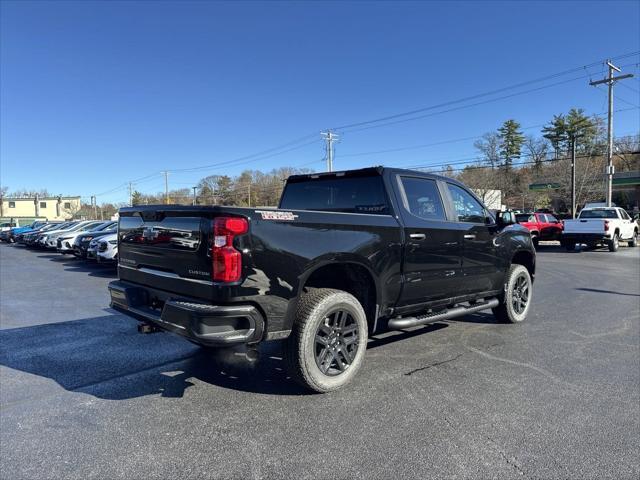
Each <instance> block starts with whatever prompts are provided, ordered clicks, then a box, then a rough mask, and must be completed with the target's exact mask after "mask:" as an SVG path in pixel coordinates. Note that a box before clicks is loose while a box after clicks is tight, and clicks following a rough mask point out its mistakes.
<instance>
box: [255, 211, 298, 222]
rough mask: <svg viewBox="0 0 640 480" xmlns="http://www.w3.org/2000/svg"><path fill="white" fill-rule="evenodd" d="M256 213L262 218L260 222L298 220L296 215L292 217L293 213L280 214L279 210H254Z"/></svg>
mask: <svg viewBox="0 0 640 480" xmlns="http://www.w3.org/2000/svg"><path fill="white" fill-rule="evenodd" d="M256 213H259V214H260V215H261V216H262V220H285V221H288V222H292V221H294V220H295V219H296V218H298V215H294V214H293V212H281V211H279V210H256Z"/></svg>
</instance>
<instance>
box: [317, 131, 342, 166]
mask: <svg viewBox="0 0 640 480" xmlns="http://www.w3.org/2000/svg"><path fill="white" fill-rule="evenodd" d="M320 135H322V138H324V140H325V141H326V142H327V145H326V147H325V149H326V151H327V172H333V142H335V141H336V140H338V139H339V137H338V135H336V134H335V133H333V132H332V131H331V130H327V131H326V132H320Z"/></svg>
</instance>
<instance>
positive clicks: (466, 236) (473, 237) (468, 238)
mask: <svg viewBox="0 0 640 480" xmlns="http://www.w3.org/2000/svg"><path fill="white" fill-rule="evenodd" d="M464 239H465V240H475V239H476V236H475V235H473V234H467V235H465V236H464Z"/></svg>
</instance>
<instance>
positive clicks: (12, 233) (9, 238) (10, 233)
mask: <svg viewBox="0 0 640 480" xmlns="http://www.w3.org/2000/svg"><path fill="white" fill-rule="evenodd" d="M46 223H47V222H43V221H36V222H33V223H32V224H31V225H25V226H24V227H15V228H12V229H10V230H5V231H4V232H0V240H2V241H4V242H9V243H13V242H15V237H16V235H18V234H20V233H27V232H31V231H33V230H35V229H37V228H38V227H41V226H42V225H45V224H46Z"/></svg>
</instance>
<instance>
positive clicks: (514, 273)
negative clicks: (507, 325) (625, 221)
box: [504, 265, 533, 323]
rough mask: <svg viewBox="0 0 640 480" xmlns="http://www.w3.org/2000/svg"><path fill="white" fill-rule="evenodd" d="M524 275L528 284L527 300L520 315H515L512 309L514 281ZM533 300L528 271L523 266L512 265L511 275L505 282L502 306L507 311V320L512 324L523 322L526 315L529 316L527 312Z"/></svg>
mask: <svg viewBox="0 0 640 480" xmlns="http://www.w3.org/2000/svg"><path fill="white" fill-rule="evenodd" d="M522 275H525V276H526V278H527V282H528V284H529V300H528V301H527V306H526V308H525V309H524V312H522V313H516V311H515V310H514V309H513V290H514V287H515V284H516V280H517V279H518V278H519V277H520V276H522ZM532 300H533V283H532V282H531V275H529V271H528V270H527V269H526V267H524V266H523V265H514V266H513V267H512V270H511V274H510V275H509V279H508V281H507V291H506V292H505V296H504V302H505V303H504V306H505V308H506V310H507V315H508V316H509V320H510V321H511V322H513V323H520V322H523V321H524V320H525V319H526V318H527V315H528V314H529V310H530V309H531V301H532Z"/></svg>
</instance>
